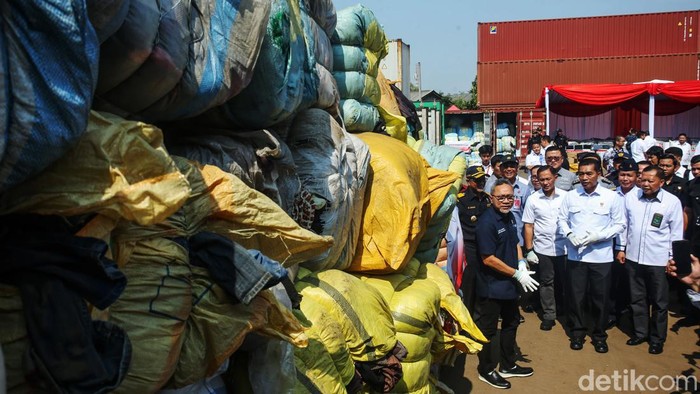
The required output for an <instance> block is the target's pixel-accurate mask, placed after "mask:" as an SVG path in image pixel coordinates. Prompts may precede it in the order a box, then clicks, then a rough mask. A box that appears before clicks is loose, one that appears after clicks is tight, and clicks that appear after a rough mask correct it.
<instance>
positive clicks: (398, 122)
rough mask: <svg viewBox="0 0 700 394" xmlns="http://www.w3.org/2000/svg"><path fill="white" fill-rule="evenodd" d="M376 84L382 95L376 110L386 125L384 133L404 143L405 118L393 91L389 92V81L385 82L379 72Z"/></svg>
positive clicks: (405, 133)
mask: <svg viewBox="0 0 700 394" xmlns="http://www.w3.org/2000/svg"><path fill="white" fill-rule="evenodd" d="M377 84H379V90H380V91H381V94H382V97H381V100H380V101H379V106H377V109H378V110H379V115H380V116H381V117H382V119H384V123H386V132H387V133H389V135H390V136H392V137H394V138H396V139H397V140H399V141H401V142H406V137H407V136H408V124H407V123H406V118H404V117H403V116H401V110H400V109H399V104H398V102H397V101H396V96H395V95H394V91H393V90H391V86H390V85H389V81H387V79H386V78H385V77H384V74H383V73H382V72H381V71H380V72H379V74H378V75H377Z"/></svg>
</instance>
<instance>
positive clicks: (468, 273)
mask: <svg viewBox="0 0 700 394" xmlns="http://www.w3.org/2000/svg"><path fill="white" fill-rule="evenodd" d="M464 256H465V258H466V259H467V267H466V268H465V269H464V272H463V273H462V284H461V286H460V287H459V289H460V290H461V291H462V301H464V306H466V307H467V309H468V310H469V313H472V314H473V313H474V303H475V302H476V272H477V270H478V269H479V261H478V258H479V257H478V255H477V252H476V242H469V241H464Z"/></svg>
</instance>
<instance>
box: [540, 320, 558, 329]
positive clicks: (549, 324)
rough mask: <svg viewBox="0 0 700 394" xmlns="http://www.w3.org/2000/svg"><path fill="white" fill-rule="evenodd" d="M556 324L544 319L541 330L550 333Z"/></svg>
mask: <svg viewBox="0 0 700 394" xmlns="http://www.w3.org/2000/svg"><path fill="white" fill-rule="evenodd" d="M554 324H556V323H555V322H554V320H547V319H544V320H542V323H540V330H542V331H549V330H551V329H552V327H554Z"/></svg>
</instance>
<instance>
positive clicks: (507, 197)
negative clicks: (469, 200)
mask: <svg viewBox="0 0 700 394" xmlns="http://www.w3.org/2000/svg"><path fill="white" fill-rule="evenodd" d="M493 198H495V199H496V200H498V201H500V202H503V201H513V200H515V196H514V195H512V194H509V195H504V196H493Z"/></svg>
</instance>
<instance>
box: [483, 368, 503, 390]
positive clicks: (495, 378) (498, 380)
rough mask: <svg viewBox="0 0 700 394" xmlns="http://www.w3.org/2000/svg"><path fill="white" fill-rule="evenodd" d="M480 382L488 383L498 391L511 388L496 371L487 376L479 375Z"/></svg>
mask: <svg viewBox="0 0 700 394" xmlns="http://www.w3.org/2000/svg"><path fill="white" fill-rule="evenodd" d="M479 380H481V381H482V382H486V383H488V384H489V385H491V387H495V388H497V389H509V388H510V382H509V381H507V380H505V379H503V378H502V377H501V375H499V374H498V372H496V370H495V369H494V370H493V371H491V372H489V373H488V374H486V375H482V374H479Z"/></svg>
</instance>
